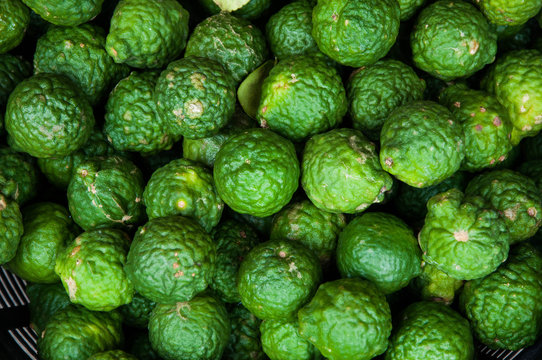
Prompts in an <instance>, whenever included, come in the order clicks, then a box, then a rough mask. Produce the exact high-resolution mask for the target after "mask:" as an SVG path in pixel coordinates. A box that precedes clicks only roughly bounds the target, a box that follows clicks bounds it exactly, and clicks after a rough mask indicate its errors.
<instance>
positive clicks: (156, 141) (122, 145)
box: [104, 71, 175, 154]
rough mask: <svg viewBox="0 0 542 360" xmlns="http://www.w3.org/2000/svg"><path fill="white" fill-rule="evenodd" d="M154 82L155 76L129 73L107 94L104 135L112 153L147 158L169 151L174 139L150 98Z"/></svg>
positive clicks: (152, 94)
mask: <svg viewBox="0 0 542 360" xmlns="http://www.w3.org/2000/svg"><path fill="white" fill-rule="evenodd" d="M157 78H158V73H157V72H139V73H138V72H135V71H133V72H131V73H130V75H129V76H128V77H126V78H124V79H122V80H121V81H119V83H118V84H117V85H116V86H115V88H114V89H113V91H111V93H110V94H109V98H108V99H107V103H106V105H105V124H104V134H105V136H106V138H107V141H108V142H110V143H111V144H112V145H113V147H114V148H115V149H116V150H118V151H138V152H141V153H143V154H150V153H156V152H159V151H162V150H169V149H171V146H172V145H173V142H174V141H175V138H174V137H173V136H171V135H170V134H169V130H168V127H167V123H166V122H165V121H164V119H163V118H162V117H161V116H160V115H159V114H158V110H157V108H156V103H155V102H154V98H153V96H154V88H155V85H156V80H157Z"/></svg>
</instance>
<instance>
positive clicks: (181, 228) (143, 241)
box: [124, 216, 216, 304]
mask: <svg viewBox="0 0 542 360" xmlns="http://www.w3.org/2000/svg"><path fill="white" fill-rule="evenodd" d="M215 263H216V246H215V244H214V243H213V242H212V239H211V236H210V235H209V234H207V233H206V232H205V230H204V229H203V228H202V227H201V226H200V225H199V224H197V223H196V222H195V221H194V220H191V219H189V218H186V217H182V216H167V217H161V218H155V219H152V220H150V221H149V222H148V223H146V224H145V225H143V226H142V227H140V228H139V230H138V231H137V232H136V234H135V236H134V240H133V242H132V245H131V247H130V251H129V252H128V258H127V261H126V265H125V266H124V270H125V271H126V274H127V275H128V278H129V279H130V280H131V281H132V283H133V284H134V287H135V289H136V291H137V292H138V293H140V294H141V295H143V296H144V297H146V298H148V299H149V300H152V301H154V302H157V303H164V304H172V303H175V302H176V301H189V300H190V299H192V298H193V297H194V296H196V295H197V294H198V293H200V292H202V291H203V290H205V289H206V288H207V285H208V284H209V283H210V282H211V280H212V278H213V275H214V271H215Z"/></svg>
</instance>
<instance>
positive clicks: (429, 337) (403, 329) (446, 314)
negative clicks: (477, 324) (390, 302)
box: [386, 301, 474, 360]
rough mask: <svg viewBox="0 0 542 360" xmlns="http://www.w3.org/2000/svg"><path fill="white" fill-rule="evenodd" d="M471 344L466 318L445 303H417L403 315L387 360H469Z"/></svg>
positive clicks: (472, 351) (471, 353)
mask: <svg viewBox="0 0 542 360" xmlns="http://www.w3.org/2000/svg"><path fill="white" fill-rule="evenodd" d="M473 358H474V343H473V339H472V334H471V330H470V326H469V322H468V321H467V319H465V318H464V317H462V316H461V315H459V314H458V313H457V312H455V311H454V310H452V309H450V308H449V307H447V306H446V305H444V304H439V303H435V302H426V301H422V302H417V303H414V304H411V305H410V306H409V307H407V309H406V310H405V311H404V312H403V315H402V318H401V322H400V323H399V325H398V326H397V328H396V329H395V330H394V333H393V335H392V337H391V339H390V346H389V348H388V351H387V352H386V360H404V359H449V360H471V359H473Z"/></svg>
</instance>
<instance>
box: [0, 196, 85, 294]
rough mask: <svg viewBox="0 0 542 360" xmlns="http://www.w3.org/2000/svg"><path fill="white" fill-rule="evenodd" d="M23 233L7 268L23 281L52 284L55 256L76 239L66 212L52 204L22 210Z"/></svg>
mask: <svg viewBox="0 0 542 360" xmlns="http://www.w3.org/2000/svg"><path fill="white" fill-rule="evenodd" d="M22 215H23V228H24V233H23V236H22V237H21V241H20V243H19V248H18V249H17V253H16V255H15V257H14V258H13V259H12V260H11V261H10V262H9V263H8V268H9V269H10V270H11V271H13V272H14V273H15V274H16V275H17V276H19V277H21V278H23V279H24V280H26V281H31V282H35V283H41V284H53V283H55V282H57V281H59V277H58V275H57V274H56V273H55V261H56V258H57V255H58V254H60V252H61V251H62V250H63V249H64V247H65V246H66V245H67V244H68V243H69V242H70V241H71V240H73V239H74V238H75V236H76V235H77V229H76V226H75V224H74V223H73V221H72V219H71V216H70V214H69V213H68V210H66V208H64V207H63V206H61V205H59V204H55V203H51V202H41V203H34V204H32V205H30V206H27V207H25V208H24V209H23V210H22Z"/></svg>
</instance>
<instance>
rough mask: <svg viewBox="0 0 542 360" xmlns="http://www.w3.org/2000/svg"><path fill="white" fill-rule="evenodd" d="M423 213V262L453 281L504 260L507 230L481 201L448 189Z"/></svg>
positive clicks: (478, 273) (479, 273)
mask: <svg viewBox="0 0 542 360" xmlns="http://www.w3.org/2000/svg"><path fill="white" fill-rule="evenodd" d="M427 210H428V212H427V216H426V217H425V224H424V226H423V228H422V230H421V231H420V233H419V235H418V241H419V243H420V247H421V249H422V251H423V259H424V261H426V262H428V263H429V264H432V265H435V266H436V267H437V268H438V269H439V270H442V271H444V272H445V273H447V274H448V275H450V276H452V277H453V278H455V279H458V280H471V279H477V278H480V277H483V276H486V275H488V274H490V273H492V272H493V271H495V269H496V268H497V267H498V266H499V265H500V264H501V263H502V262H504V261H505V260H506V258H507V256H508V249H509V242H510V235H509V234H508V229H507V227H506V224H505V222H504V220H503V219H502V217H501V216H500V214H499V213H498V212H497V211H496V210H493V209H492V208H491V205H490V204H488V203H486V201H485V200H484V199H483V198H482V197H479V196H475V195H471V196H470V197H465V195H464V194H463V193H462V192H461V191H460V190H457V189H451V190H448V191H446V192H444V193H441V194H438V195H435V196H433V197H432V198H431V199H429V201H428V202H427Z"/></svg>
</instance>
